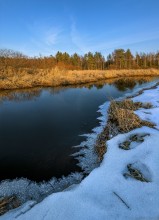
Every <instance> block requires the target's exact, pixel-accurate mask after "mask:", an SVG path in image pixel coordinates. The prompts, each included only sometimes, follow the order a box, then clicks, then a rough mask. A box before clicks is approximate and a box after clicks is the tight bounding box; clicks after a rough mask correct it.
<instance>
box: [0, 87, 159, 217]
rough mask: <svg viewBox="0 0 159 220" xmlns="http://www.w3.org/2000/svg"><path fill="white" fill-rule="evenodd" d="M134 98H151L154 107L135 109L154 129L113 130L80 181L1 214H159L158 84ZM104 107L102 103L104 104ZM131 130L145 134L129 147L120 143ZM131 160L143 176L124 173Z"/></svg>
mask: <svg viewBox="0 0 159 220" xmlns="http://www.w3.org/2000/svg"><path fill="white" fill-rule="evenodd" d="M133 100H134V101H141V102H151V103H152V105H153V108H151V109H147V110H145V109H139V110H137V111H136V113H137V114H138V115H139V116H140V117H141V118H142V119H144V120H149V121H152V122H154V123H156V129H152V128H148V127H142V128H139V129H135V130H133V131H131V132H129V133H126V134H120V135H117V136H116V137H114V138H112V139H111V140H110V141H108V142H107V146H108V150H107V153H106V154H105V157H104V160H103V162H102V163H101V165H100V167H98V168H95V169H94V170H93V171H92V172H91V173H90V174H89V175H88V176H87V177H86V178H85V179H84V180H83V181H82V182H81V183H80V184H76V185H73V186H72V187H71V188H70V189H68V190H65V191H63V192H59V193H54V194H52V195H50V196H48V197H47V198H45V199H44V200H43V201H42V202H41V203H39V204H34V202H33V201H28V202H27V203H26V204H24V205H23V206H22V207H19V208H17V209H15V210H11V211H10V212H8V213H6V214H5V215H4V216H2V217H0V219H2V220H13V219H18V220H30V219H33V220H42V219H46V220H54V219H55V220H81V219H82V220H105V219H147V220H155V219H156V220H157V219H159V130H158V129H159V86H158V87H157V88H155V89H151V90H146V91H144V93H143V94H141V95H139V96H137V97H135V98H133ZM103 109H106V106H105V105H104V106H103ZM103 120H105V119H104V118H103ZM103 123H104V121H103ZM133 135H138V136H139V137H142V139H143V140H142V141H135V140H134V141H132V143H131V147H130V150H124V149H121V148H119V145H120V144H121V143H123V142H124V141H126V140H130V139H132V136H133ZM90 138H91V137H90ZM133 142H134V143H133ZM130 164H131V166H132V167H133V168H134V169H138V170H139V171H140V172H141V173H142V176H143V177H144V178H145V180H146V182H141V181H139V180H136V179H134V178H132V177H131V176H130V175H125V174H128V173H129V170H128V165H130ZM88 166H89V165H88Z"/></svg>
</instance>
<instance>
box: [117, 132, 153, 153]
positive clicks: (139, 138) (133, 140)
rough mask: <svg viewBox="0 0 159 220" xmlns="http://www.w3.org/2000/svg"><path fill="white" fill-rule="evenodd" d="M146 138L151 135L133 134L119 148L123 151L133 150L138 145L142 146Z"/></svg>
mask: <svg viewBox="0 0 159 220" xmlns="http://www.w3.org/2000/svg"><path fill="white" fill-rule="evenodd" d="M146 136H149V134H133V135H130V136H129V138H128V139H127V140H125V141H124V142H122V143H120V144H119V148H121V149H123V150H131V149H133V148H135V147H137V146H138V145H140V144H141V143H142V142H144V138H145V137H146Z"/></svg>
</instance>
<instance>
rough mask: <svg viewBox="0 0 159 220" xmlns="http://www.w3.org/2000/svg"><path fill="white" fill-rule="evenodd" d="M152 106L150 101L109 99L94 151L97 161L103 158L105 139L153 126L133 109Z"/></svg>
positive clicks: (105, 148)
mask: <svg viewBox="0 0 159 220" xmlns="http://www.w3.org/2000/svg"><path fill="white" fill-rule="evenodd" d="M148 107H152V105H151V103H141V102H133V101H132V100H130V99H125V100H123V101H111V103H110V107H109V109H108V121H107V125H106V127H105V128H104V130H103V131H102V132H101V134H99V136H98V138H97V141H96V145H95V152H96V153H97V155H98V158H99V161H102V160H103V156H104V154H105V152H106V151H107V147H106V141H107V140H109V139H110V138H111V137H113V136H115V135H117V134H118V133H126V132H129V131H131V130H133V129H135V128H140V127H142V126H148V127H154V126H155V125H154V124H153V123H151V122H148V121H144V120H141V119H140V118H139V117H138V116H137V115H136V114H135V113H134V111H135V110H137V109H139V108H148Z"/></svg>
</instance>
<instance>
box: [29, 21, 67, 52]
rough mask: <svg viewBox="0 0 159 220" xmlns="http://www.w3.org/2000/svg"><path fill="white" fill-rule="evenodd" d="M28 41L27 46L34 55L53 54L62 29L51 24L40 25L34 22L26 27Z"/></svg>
mask: <svg viewBox="0 0 159 220" xmlns="http://www.w3.org/2000/svg"><path fill="white" fill-rule="evenodd" d="M28 30H29V32H30V36H31V37H30V39H29V42H28V44H29V45H30V46H31V47H32V48H34V49H32V48H31V49H30V51H33V50H34V54H37V55H38V54H39V53H42V55H48V54H53V53H54V52H55V51H54V47H55V46H56V45H57V44H58V43H59V41H60V38H61V34H62V32H63V29H62V28H61V27H58V26H55V25H51V24H49V25H48V24H41V23H38V22H34V23H33V24H32V25H28Z"/></svg>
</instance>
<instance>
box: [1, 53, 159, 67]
mask: <svg viewBox="0 0 159 220" xmlns="http://www.w3.org/2000/svg"><path fill="white" fill-rule="evenodd" d="M5 67H13V68H40V69H46V68H54V67H59V68H62V69H68V70H105V69H147V68H159V52H157V53H136V55H135V56H133V55H132V53H131V51H130V49H127V50H126V51H125V50H123V49H117V50H114V52H113V53H112V54H109V55H108V56H107V58H105V57H104V56H103V55H102V54H101V53H100V52H95V53H91V52H88V53H86V54H84V55H83V56H81V55H78V54H77V53H74V54H73V55H69V54H68V53H66V52H64V53H62V52H59V51H58V52H57V53H56V55H55V56H52V55H50V56H46V57H45V56H44V57H42V56H39V57H28V56H26V55H24V54H22V53H20V52H17V51H13V50H8V49H0V68H5Z"/></svg>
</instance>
